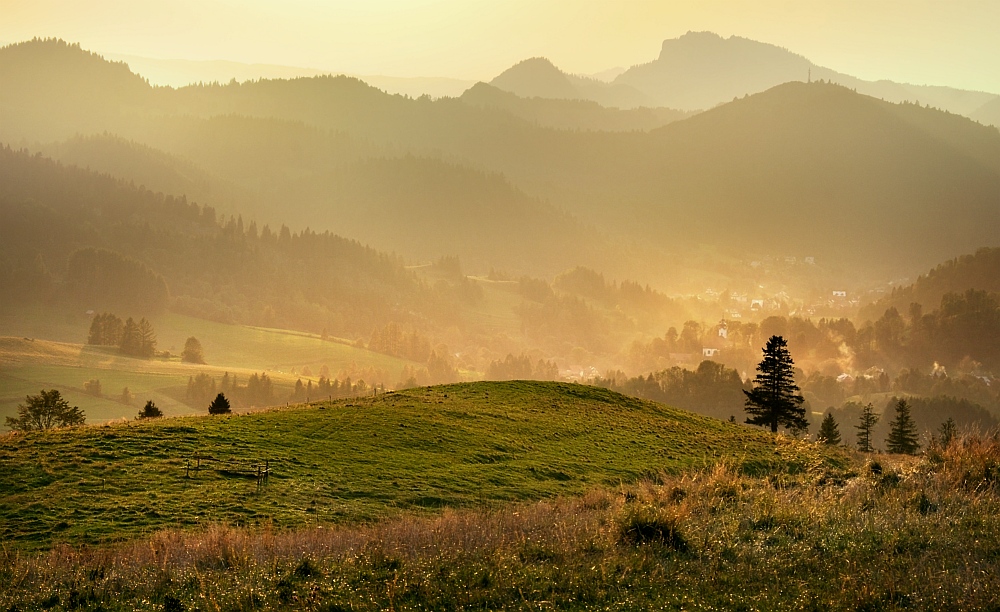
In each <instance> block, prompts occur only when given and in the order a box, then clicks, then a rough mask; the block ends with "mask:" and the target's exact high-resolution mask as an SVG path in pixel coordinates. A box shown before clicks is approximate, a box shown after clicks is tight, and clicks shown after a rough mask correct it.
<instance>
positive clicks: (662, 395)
mask: <svg viewBox="0 0 1000 612" xmlns="http://www.w3.org/2000/svg"><path fill="white" fill-rule="evenodd" d="M593 384H595V385H597V386H600V387H604V388H606V389H611V390H612V391H617V392H619V393H624V394H627V395H633V396H635V397H641V398H644V399H649V400H653V401H656V402H661V403H664V404H668V405H670V406H677V407H678V408H684V409H685V410H690V411H692V412H697V413H699V414H704V415H707V416H711V417H715V418H717V419H729V418H730V417H735V415H737V414H740V413H741V412H742V411H743V406H744V403H745V399H746V398H745V396H744V393H743V392H744V391H745V390H748V389H749V385H748V384H747V383H745V382H744V381H743V379H742V378H740V374H739V372H737V371H736V370H734V369H732V368H727V367H726V366H724V365H723V364H721V363H717V362H714V361H708V360H706V361H702V362H701V364H700V365H699V366H698V367H697V369H695V370H688V369H685V368H681V367H679V366H674V367H672V368H668V369H666V370H661V371H659V372H653V373H650V374H648V375H647V376H635V377H628V376H626V375H625V374H624V373H623V372H621V371H616V372H609V373H608V374H606V375H605V376H603V377H597V378H596V379H595V380H594V381H593Z"/></svg>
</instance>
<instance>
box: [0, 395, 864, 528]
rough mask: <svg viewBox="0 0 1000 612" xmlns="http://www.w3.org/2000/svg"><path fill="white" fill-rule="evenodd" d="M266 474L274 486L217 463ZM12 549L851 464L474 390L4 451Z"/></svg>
mask: <svg viewBox="0 0 1000 612" xmlns="http://www.w3.org/2000/svg"><path fill="white" fill-rule="evenodd" d="M196 456H203V457H211V458H212V459H214V460H218V461H254V462H261V461H265V460H267V461H268V462H269V465H270V466H271V468H272V470H273V473H272V474H271V476H270V478H269V481H268V483H267V484H266V485H264V486H262V487H258V485H257V483H256V481H255V479H254V478H250V479H247V478H244V477H240V476H239V475H233V474H227V473H223V472H220V471H217V470H215V469H212V466H214V465H217V464H216V463H213V461H210V460H203V461H202V469H201V470H197V471H192V472H191V473H190V477H188V472H187V469H186V467H187V466H188V465H194V464H195V462H196V461H197V460H196V459H194V458H195V457H196ZM0 461H2V462H3V464H4V465H5V466H7V467H6V469H5V470H4V471H3V473H2V474H0V489H2V490H3V491H5V492H6V494H5V495H4V496H3V498H2V502H0V525H3V531H2V532H0V538H2V539H3V540H4V541H5V542H7V543H8V545H11V546H16V547H25V548H46V547H49V546H51V545H52V544H54V543H56V542H69V543H74V544H82V543H87V544H98V543H105V542H111V541H117V540H124V539H131V538H135V537H138V536H140V535H143V534H146V533H150V532H152V531H155V530H157V529H163V528H173V527H185V528H191V527H197V526H205V525H208V524H211V523H216V522H220V523H225V524H232V525H272V526H275V527H301V526H306V525H310V524H323V523H331V522H333V523H337V522H358V521H373V520H377V519H382V518H386V517H391V516H394V515H396V514H398V513H400V512H403V511H416V512H418V513H420V512H430V511H440V509H441V508H443V507H471V506H479V507H484V506H485V507H488V506H490V505H494V504H498V503H503V502H512V501H520V500H530V499H539V498H548V497H552V496H561V495H577V494H580V493H583V492H584V491H586V490H587V489H589V488H593V487H601V486H615V485H617V484H620V483H623V482H634V481H636V480H638V479H639V478H641V477H642V476H644V475H655V474H658V473H660V472H661V471H665V472H680V471H683V470H691V469H705V468H709V467H711V466H713V465H715V464H716V463H718V462H721V461H725V462H727V463H729V464H732V465H734V466H736V469H738V470H740V471H741V472H746V473H767V472H770V471H772V470H778V471H792V472H794V471H802V470H806V469H808V468H809V467H810V466H814V465H823V464H831V465H839V464H841V463H843V462H844V461H846V459H845V458H844V456H843V455H842V454H841V453H839V452H837V451H824V450H822V449H819V448H818V447H815V446H812V445H809V444H807V443H802V442H796V441H792V440H789V439H784V438H775V437H773V436H769V435H767V434H765V433H763V432H761V431H759V430H755V429H750V428H747V427H743V426H739V425H735V424H730V423H725V422H722V421H717V420H714V419H709V418H706V417H702V416H698V415H695V414H692V413H689V412H685V411H681V410H676V409H672V408H668V407H666V406H662V405H658V404H655V403H652V402H648V401H644V400H638V399H634V398H630V397H626V396H622V395H619V394H616V393H613V392H610V391H606V390H603V389H598V388H594V387H588V386H583V385H573V384H565V383H541V382H508V383H499V382H497V383H492V382H490V383H487V382H483V383H463V384H457V385H447V386H440V387H429V388H418V389H412V390H407V391H401V392H395V393H389V394H385V395H379V396H378V397H374V398H372V397H369V398H363V399H353V400H343V401H335V402H321V403H315V404H312V405H308V406H303V407H292V408H288V409H276V410H270V411H264V412H256V413H250V414H244V415H239V416H228V417H208V416H204V417H202V416H199V417H183V418H171V419H161V420H156V421H153V422H134V421H133V422H128V423H115V424H111V425H107V426H88V427H83V428H76V429H68V430H59V431H51V432H46V433H29V434H15V435H9V436H8V437H6V438H4V439H3V442H2V446H0Z"/></svg>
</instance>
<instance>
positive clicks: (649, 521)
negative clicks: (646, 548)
mask: <svg viewBox="0 0 1000 612" xmlns="http://www.w3.org/2000/svg"><path fill="white" fill-rule="evenodd" d="M679 522H680V521H679V520H678V517H677V516H676V515H675V514H673V513H671V512H669V511H667V510H665V509H664V508H659V507H656V506H652V505H639V506H630V507H628V508H627V509H626V510H625V511H624V513H623V516H622V517H621V519H620V520H619V523H618V541H619V542H620V543H622V544H631V545H636V544H659V545H662V546H665V547H667V548H670V549H672V550H676V551H677V552H687V550H688V543H687V540H686V539H684V536H683V535H682V534H681V532H680V530H679V529H678V523H679Z"/></svg>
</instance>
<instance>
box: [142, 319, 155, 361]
mask: <svg viewBox="0 0 1000 612" xmlns="http://www.w3.org/2000/svg"><path fill="white" fill-rule="evenodd" d="M155 354H156V333H155V332H154V331H153V324H152V323H150V322H149V321H147V320H146V319H145V318H142V319H140V320H139V356H140V357H145V358H146V359H149V358H150V357H152V356H153V355H155Z"/></svg>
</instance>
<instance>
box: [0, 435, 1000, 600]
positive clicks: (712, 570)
mask: <svg viewBox="0 0 1000 612" xmlns="http://www.w3.org/2000/svg"><path fill="white" fill-rule="evenodd" d="M876 464H877V465H876ZM998 469H1000V442H998V440H997V438H996V437H994V436H967V437H965V438H962V439H959V440H955V441H954V442H953V443H952V444H951V445H949V446H948V447H947V448H933V449H931V451H930V452H928V453H927V455H926V456H925V457H922V458H911V457H893V456H875V457H874V458H865V457H860V456H859V457H858V458H857V460H856V462H855V464H854V467H853V468H848V469H844V470H841V469H835V468H831V467H829V466H816V467H814V468H811V469H808V470H805V471H803V472H801V473H799V474H796V475H794V476H787V475H784V476H780V477H779V476H768V477H753V476H747V475H745V474H743V473H742V472H741V471H740V470H737V469H732V468H729V467H727V466H725V465H718V466H716V467H714V468H712V469H709V470H705V471H700V472H694V473H688V474H684V475H673V476H671V475H666V474H664V475H660V476H659V477H657V478H654V479H649V480H646V481H643V482H641V483H638V484H635V485H629V486H621V487H614V488H595V489H592V490H590V491H588V492H587V493H585V494H583V495H582V496H580V497H576V498H563V499H558V500H554V501H543V502H535V503H524V504H512V505H508V506H505V507H503V508H501V509H496V510H490V511H473V510H465V511H453V510H445V511H443V512H442V513H441V514H440V515H438V516H436V517H412V516H411V517H403V518H397V519H394V520H389V521H385V522H379V523H375V524H371V525H366V526H354V527H337V528H322V527H313V528H309V529H298V530H292V531H286V530H278V529H272V528H266V527H265V528H261V529H254V530H249V529H239V528H232V527H226V526H222V525H214V526H210V527H208V528H206V529H203V530H201V531H197V532H185V531H164V532H161V533H158V534H156V535H154V536H152V537H149V538H147V539H143V540H140V541H136V542H132V543H129V544H123V545H118V546H114V547H105V548H69V547H59V548H56V549H53V550H52V551H50V552H47V553H41V554H24V553H18V552H9V551H8V552H5V554H4V556H3V557H2V558H0V585H6V586H0V609H38V608H46V607H48V608H57V607H58V608H65V609H71V608H78V609H104V610H125V609H129V610H131V609H146V610H170V611H174V612H176V611H177V610H195V609H199V610H263V609H286V608H289V607H291V608H297V609H307V610H473V609H475V610H481V609H525V610H528V609H530V610H537V609H552V608H558V609H651V608H661V609H736V610H739V609H742V610H771V609H851V610H894V609H926V610H944V609H963V610H975V609H996V606H997V605H998V603H1000V582H998V581H997V580H996V576H997V575H998V571H1000V518H998V517H1000V495H998V493H1000V490H998V483H997V480H996V477H995V475H996V474H997V470H998Z"/></svg>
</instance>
